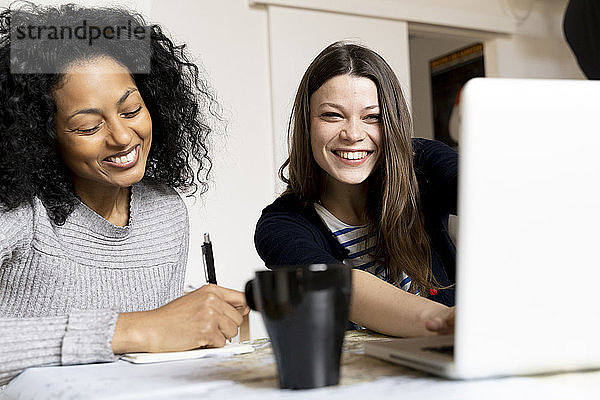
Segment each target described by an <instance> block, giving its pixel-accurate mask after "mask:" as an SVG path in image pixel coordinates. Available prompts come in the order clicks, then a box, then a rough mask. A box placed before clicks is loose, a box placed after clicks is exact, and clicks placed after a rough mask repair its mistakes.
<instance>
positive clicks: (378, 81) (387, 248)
mask: <svg viewBox="0 0 600 400" xmlns="http://www.w3.org/2000/svg"><path fill="white" fill-rule="evenodd" d="M339 75H352V76H357V77H363V78H368V79H370V80H371V81H373V82H374V83H375V85H376V87H377V96H378V100H379V107H380V110H381V124H382V126H381V128H382V136H383V137H382V143H381V147H382V149H383V151H382V158H381V161H380V162H379V164H378V167H376V169H375V170H374V171H373V173H372V174H371V176H370V177H369V194H368V201H367V208H368V209H367V210H365V216H366V217H367V220H368V221H369V230H370V233H371V234H372V235H374V236H375V238H376V242H377V244H376V248H375V250H374V253H373V256H374V257H375V259H380V260H383V261H382V264H383V267H384V268H385V269H386V271H387V272H388V274H389V275H390V277H391V278H392V279H393V280H394V281H395V280H397V279H398V277H399V276H400V273H401V272H402V271H404V272H405V273H406V274H407V275H408V276H410V278H411V279H412V284H411V289H410V290H411V292H413V293H415V292H416V291H417V290H419V291H424V290H426V291H427V290H429V289H432V288H439V286H438V284H437V282H436V280H435V278H434V277H433V274H432V272H431V265H430V246H429V240H428V238H427V234H426V232H425V227H424V222H423V215H422V212H421V206H420V200H419V188H418V184H417V178H416V175H415V171H414V167H413V157H414V154H413V148H412V140H411V136H412V124H411V118H410V113H409V111H408V107H407V106H406V102H405V100H404V96H403V94H402V89H401V87H400V83H399V82H398V78H397V77H396V75H395V74H394V72H393V70H392V69H391V68H390V66H389V65H388V64H387V63H386V62H385V60H384V59H383V58H382V57H381V56H380V55H379V54H377V53H375V52H374V51H372V50H370V49H368V48H366V47H364V46H361V45H357V44H353V43H348V42H335V43H333V44H331V45H329V46H328V47H327V48H325V49H324V50H323V51H322V52H321V53H320V54H319V55H318V56H317V57H316V58H315V59H314V60H313V62H312V63H311V64H310V66H309V67H308V69H307V70H306V72H305V73H304V76H303V77H302V80H301V81H300V86H299V87H298V92H297V93H296V98H295V100H294V106H293V109H292V114H291V116H290V120H289V125H288V140H289V145H290V156H289V157H288V159H287V160H286V161H285V162H284V163H283V165H282V166H281V167H280V168H279V177H280V178H281V180H283V181H284V182H285V183H286V184H287V189H286V191H285V193H294V194H296V195H297V196H299V198H300V199H301V200H302V201H304V202H306V203H309V202H315V201H319V200H320V199H321V195H322V193H323V189H324V182H323V181H324V180H323V179H322V178H321V173H322V172H321V169H320V167H319V166H318V164H317V163H316V161H315V159H314V157H313V154H312V150H311V144H310V108H309V104H310V97H311V96H312V94H313V93H314V92H315V91H317V90H318V89H319V88H320V87H321V86H322V85H323V84H324V83H325V82H326V81H328V80H329V79H331V78H333V77H336V76H339ZM286 168H288V170H289V178H286V177H285V175H284V170H285V169H286Z"/></svg>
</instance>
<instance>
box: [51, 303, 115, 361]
mask: <svg viewBox="0 0 600 400" xmlns="http://www.w3.org/2000/svg"><path fill="white" fill-rule="evenodd" d="M117 317H118V313H117V312H116V311H113V310H96V311H73V312H71V313H70V314H69V320H68V323H67V331H66V333H65V336H64V338H63V343H62V355H61V364H62V365H74V364H89V363H97V362H111V361H115V360H116V359H117V357H116V356H115V355H114V354H113V352H112V338H113V335H114V332H115V326H116V324H117Z"/></svg>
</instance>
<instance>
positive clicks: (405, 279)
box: [314, 203, 411, 291]
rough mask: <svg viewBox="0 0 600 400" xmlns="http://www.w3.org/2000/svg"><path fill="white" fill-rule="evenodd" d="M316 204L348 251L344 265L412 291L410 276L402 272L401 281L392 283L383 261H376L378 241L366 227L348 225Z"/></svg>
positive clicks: (316, 209)
mask: <svg viewBox="0 0 600 400" xmlns="http://www.w3.org/2000/svg"><path fill="white" fill-rule="evenodd" d="M314 204H315V211H316V212H317V214H319V217H321V219H322V220H323V222H324V223H325V225H326V226H327V228H329V230H330V231H331V234H332V235H333V236H334V237H335V238H336V240H337V241H338V242H339V243H340V244H341V245H342V246H343V247H344V248H345V249H348V251H349V254H348V258H347V259H345V260H344V264H346V265H348V266H350V267H352V268H357V269H360V270H363V271H367V272H369V273H371V274H373V275H375V276H376V277H378V278H380V279H383V280H384V281H386V282H388V283H391V284H392V285H394V286H397V287H399V288H401V289H402V290H405V291H408V290H409V289H410V283H411V279H410V277H409V276H408V275H406V274H405V273H404V272H401V273H400V277H399V279H398V280H397V281H395V282H392V279H391V277H390V276H389V274H388V272H387V271H386V270H385V268H383V266H382V265H381V260H376V259H375V257H374V256H373V251H374V250H375V245H376V239H375V238H374V237H373V236H371V237H369V234H368V227H367V226H366V225H362V226H352V225H348V224H346V223H344V222H342V221H340V220H339V219H338V218H336V217H335V215H333V214H332V213H330V212H329V211H328V210H327V209H326V208H325V207H323V206H322V205H320V204H318V203H314Z"/></svg>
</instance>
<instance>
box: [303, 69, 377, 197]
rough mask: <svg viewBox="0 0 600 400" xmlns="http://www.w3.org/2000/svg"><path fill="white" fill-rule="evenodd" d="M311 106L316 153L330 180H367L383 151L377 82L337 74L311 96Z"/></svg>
mask: <svg viewBox="0 0 600 400" xmlns="http://www.w3.org/2000/svg"><path fill="white" fill-rule="evenodd" d="M310 110H311V111H310V141H311V147H312V153H313V156H314V158H315V160H316V162H317V164H318V165H319V166H320V167H321V169H322V170H323V171H325V172H326V173H327V178H326V180H327V182H330V180H331V179H334V180H335V181H337V182H339V183H344V184H350V185H357V184H360V183H363V182H365V181H366V180H367V178H368V177H369V176H370V175H371V173H372V172H373V170H374V168H375V166H376V165H377V161H378V159H379V158H380V152H381V148H380V146H381V135H382V133H381V123H380V122H381V116H380V110H379V100H378V97H377V87H376V86H375V83H374V82H373V81H372V80H370V79H367V78H363V77H357V76H352V75H338V76H336V77H333V78H331V79H329V80H328V81H326V82H325V83H324V84H323V85H322V86H321V87H320V88H319V89H318V90H317V91H315V92H314V93H313V95H312V96H311V97H310Z"/></svg>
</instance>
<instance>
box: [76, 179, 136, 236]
mask: <svg viewBox="0 0 600 400" xmlns="http://www.w3.org/2000/svg"><path fill="white" fill-rule="evenodd" d="M130 190H131V188H129V187H126V188H121V187H115V186H101V185H97V184H96V185H92V186H90V187H84V186H82V185H77V184H75V193H77V195H78V196H79V198H80V199H81V202H82V203H83V204H85V205H86V206H88V207H89V208H90V209H92V210H94V211H95V212H96V214H98V215H100V216H101V217H103V218H104V219H106V220H107V221H109V222H111V223H112V224H113V225H116V226H126V225H127V223H128V222H129V193H130Z"/></svg>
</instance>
